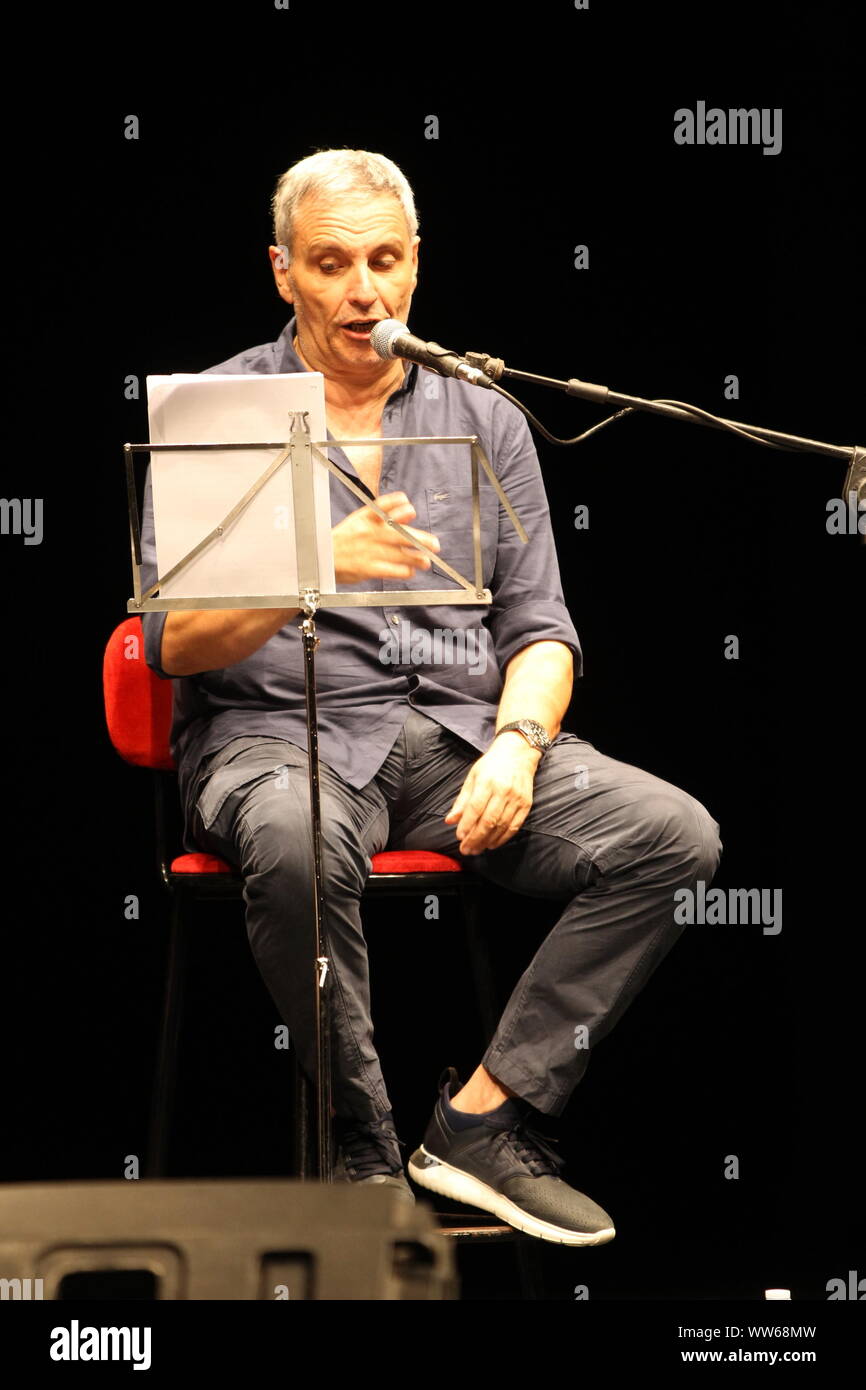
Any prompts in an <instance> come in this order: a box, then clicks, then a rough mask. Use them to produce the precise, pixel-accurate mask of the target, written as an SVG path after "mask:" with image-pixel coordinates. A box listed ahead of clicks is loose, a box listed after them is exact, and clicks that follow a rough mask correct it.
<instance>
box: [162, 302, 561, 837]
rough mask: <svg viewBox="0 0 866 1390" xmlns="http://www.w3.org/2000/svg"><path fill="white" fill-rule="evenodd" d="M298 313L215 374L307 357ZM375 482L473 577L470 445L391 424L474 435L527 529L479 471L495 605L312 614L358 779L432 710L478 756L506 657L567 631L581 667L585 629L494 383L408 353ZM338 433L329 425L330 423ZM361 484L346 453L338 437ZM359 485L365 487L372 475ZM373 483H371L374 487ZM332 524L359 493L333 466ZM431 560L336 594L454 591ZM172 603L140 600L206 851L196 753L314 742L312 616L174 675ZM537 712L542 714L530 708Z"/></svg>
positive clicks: (333, 757)
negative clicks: (305, 623)
mask: <svg viewBox="0 0 866 1390" xmlns="http://www.w3.org/2000/svg"><path fill="white" fill-rule="evenodd" d="M294 334H295V319H294V318H292V319H291V320H290V322H289V323H288V324H287V326H286V328H285V329H284V330H283V332H282V333H281V334H280V337H279V338H278V339H277V341H276V342H275V343H266V344H263V345H262V346H260V347H254V348H249V349H247V351H246V352H242V353H239V354H238V355H237V356H236V357H232V358H230V359H229V361H227V362H222V363H220V364H219V365H218V366H216V367H210V368H208V373H218V372H223V373H236V372H237V373H245V372H257V373H265V372H267V373H274V372H302V371H306V370H308V369H307V368H306V367H305V366H304V364H303V363H302V362H301V360H300V358H299V357H298V356H297V354H296V353H295V351H294V349H293V347H292V342H293V338H294ZM381 434H382V436H383V455H382V469H381V473H380V478H379V486H378V491H379V493H380V494H382V493H386V492H396V491H403V492H405V493H406V494H407V496H408V497H409V500H410V501H411V503H412V505H413V507H414V508H415V511H416V512H417V517H416V519H415V520H413V522H412V523H411V524H412V525H413V526H416V527H419V528H421V529H422V530H425V531H430V532H432V533H433V534H434V535H436V536H437V537H438V539H439V541H440V544H441V550H440V554H441V556H442V558H443V559H444V560H446V561H448V562H449V563H450V564H451V566H452V567H453V568H454V569H456V570H459V572H460V573H461V574H463V575H465V576H466V577H467V578H468V579H471V578H472V576H473V574H474V568H473V560H472V528H471V521H472V511H471V508H472V488H471V477H470V470H469V446H468V445H438V444H428V445H424V446H416V445H401V446H392V447H391V448H388V445H387V437H388V436H391V437H396V438H399V437H401V436H405V435H469V434H477V435H478V437H479V440H480V442H481V445H482V447H483V449H484V452H485V454H486V455H487V458H488V459H489V461H490V463H491V466H492V467H493V470H494V472H495V473H496V475H497V477H498V478H499V479H500V481H501V483H502V486H503V488H504V489H505V492H506V495H507V496H508V498H509V500H510V502H511V504H512V506H513V507H514V509H515V511H516V512H517V515H518V516H519V518H520V520H521V522H522V523H523V525H524V527H525V529H526V532H527V534H528V536H529V544H528V545H526V544H524V543H523V542H522V541H521V539H520V537H519V536H518V535H517V532H516V531H515V530H514V528H513V526H512V524H511V521H510V520H509V518H508V515H507V513H506V512H505V509H504V508H503V507H502V506H501V504H500V502H499V499H498V498H497V496H496V493H495V492H494V490H493V488H492V487H491V485H490V483H489V481H488V480H487V479H486V478H485V476H484V474H483V470H482V471H481V483H480V491H481V539H482V555H483V578H484V584H485V586H486V587H487V588H489V589H490V591H491V594H492V598H493V601H492V603H491V604H490V605H484V604H482V605H478V606H476V605H472V604H466V605H463V604H461V605H456V604H455V605H451V604H443V605H429V606H428V605H418V606H417V607H415V606H412V605H409V606H407V607H404V608H393V607H382V608H321V609H319V610H318V612H317V613H316V619H315V621H316V631H317V633H318V635H319V638H320V642H319V646H318V648H317V650H316V703H317V712H318V722H319V754H320V757H321V759H322V761H323V762H325V763H327V764H328V765H329V766H330V767H331V768H333V770H334V771H335V772H337V773H338V774H339V775H340V776H341V777H342V778H343V779H344V780H345V781H347V782H348V783H350V784H351V785H352V786H354V787H362V786H364V785H365V784H366V783H367V782H369V781H370V779H371V778H372V777H373V776H375V774H376V772H378V770H379V768H380V767H381V765H382V763H383V762H384V761H385V758H386V757H387V756H388V753H389V752H390V750H391V748H392V746H393V744H394V742H395V740H396V738H397V735H398V734H399V732H400V729H401V728H402V726H403V722H404V720H405V717H406V710H407V704H411V705H412V706H414V707H416V708H418V709H420V710H422V711H423V712H424V713H425V714H427V715H429V716H430V717H431V718H432V719H435V720H437V721H438V722H439V723H440V724H443V725H445V727H446V728H448V729H450V730H452V732H453V733H455V734H457V735H459V737H460V738H462V739H464V740H465V741H466V742H467V743H469V744H470V745H471V746H472V747H473V748H476V749H477V750H478V751H479V753H482V752H484V751H485V750H486V749H487V748H488V747H489V746H490V742H491V740H492V738H493V735H494V732H495V727H496V712H497V706H498V703H499V697H500V695H501V693H502V685H503V677H504V673H505V668H506V666H507V664H508V662H509V661H510V660H511V658H512V657H513V656H514V655H515V654H516V653H517V652H518V651H520V650H521V648H522V647H525V646H526V645H527V644H528V643H531V642H538V641H542V640H551V641H557V642H563V643H564V644H565V645H566V646H568V647H570V648H571V650H572V652H573V653H574V670H575V676H578V675H580V673H581V671H582V665H583V662H582V655H581V650H580V643H579V640H578V636H577V632H576V631H575V628H574V625H573V623H572V621H571V618H570V616H569V614H568V610H567V609H566V606H565V603H564V601H563V596H562V585H561V580H560V576H559V565H558V562H557V558H556V550H555V548H554V542H553V534H552V531H551V526H550V517H549V512H548V505H547V498H546V495H545V491H544V484H543V482H542V477H541V470H540V467H539V463H538V457H537V454H536V452H535V448H534V446H533V443H532V438H531V436H530V433H529V429H528V426H527V424H526V421H525V419H524V417H523V415H522V414H521V413H520V411H519V410H517V408H516V407H515V406H513V405H512V404H511V403H510V402H509V401H506V400H504V399H503V398H502V397H501V396H498V395H497V394H496V392H494V391H485V390H482V389H480V388H478V387H476V386H470V385H467V384H466V383H465V382H461V381H456V380H454V379H453V378H443V377H439V376H437V375H436V373H434V372H429V371H427V370H426V369H423V368H420V367H418V366H416V365H412V366H410V367H409V369H408V370H407V371H406V372H405V374H404V380H403V385H402V386H401V387H398V388H397V389H396V390H395V391H394V392H393V393H392V394H391V395H390V396H389V397H388V400H387V401H386V403H385V407H384V411H383V416H382V427H381ZM328 438H333V435H331V434H330V433H329V435H328ZM329 456H330V458H331V460H332V462H335V463H338V464H339V465H340V467H341V468H343V469H344V470H345V471H346V472H347V473H348V474H349V476H350V477H351V478H352V479H353V481H354V482H356V484H359V483H360V482H361V480H360V478H359V477H358V474H357V473H356V471H355V469H354V468H353V467H352V464H351V463H350V462H349V459H348V457H347V456H346V454H344V453H343V451H342V450H340V449H337V448H336V447H335V448H333V449H331V450H329ZM362 486H363V484H362ZM365 491H366V489H365ZM330 495H331V519H332V524H333V525H336V524H337V523H338V522H339V521H342V520H343V518H344V517H346V516H348V514H349V513H350V512H353V511H356V510H357V509H358V508H359V507H360V506H361V505H362V503H361V502H360V500H359V499H358V498H357V497H356V496H355V495H354V494H353V493H352V492H350V491H349V489H348V488H346V487H344V486H343V484H342V483H341V482H340V481H339V479H338V478H335V477H334V476H331V480H330ZM141 540H142V588H143V589H145V590H146V589H148V588H149V587H150V585H151V584H153V583H155V581H156V578H157V569H156V548H155V542H154V529H153V498H152V490H151V476H150V467H149V466H148V470H147V476H146V479H145V494H144V508H143V516H142V535H141ZM457 587H458V586H457V584H456V582H455V581H454V580H452V579H451V578H450V577H449V576H448V575H446V574H444V573H442V572H441V571H439V570H437V569H436V568H435V566H434V567H431V568H430V569H429V570H418V571H417V572H416V573H415V574H414V575H413V577H412V578H411V579H399V580H394V579H364V580H362V581H360V582H358V583H354V584H338V585H337V589H338V591H346V590H352V589H356V590H365V591H377V590H383V589H409V588H420V589H434V588H435V589H453V588H457ZM167 616H168V614H167V613H166V612H149V613H148V612H145V613H142V615H141V617H142V625H143V629H144V639H145V660H146V661H147V664H148V666H150V667H151V668H152V669H153V670H154V671H156V673H157V674H158V675H159V676H161V677H163V678H164V679H166V680H173V681H174V704H173V721H172V729H171V752H172V756H173V757H174V759H175V762H176V763H177V765H178V774H179V783H180V794H181V800H182V803H183V805H184V808H185V813H186V821H185V826H184V846H185V848H186V849H187V850H189V851H190V852H192V851H194V850H196V849H198V848H199V846H198V845H197V844H196V843H195V841H194V839H193V838H192V834H191V828H190V817H189V806H188V792H189V789H190V787H191V786H192V784H193V779H194V777H195V774H196V770H197V768H198V767H199V764H200V763H201V760H202V759H203V758H205V757H207V756H209V755H210V754H212V753H215V752H217V751H218V750H219V749H221V748H223V747H224V746H225V745H226V744H227V743H229V742H231V740H232V739H235V738H238V737H242V736H248V735H261V736H263V737H267V738H281V739H286V740H288V741H289V742H290V743H294V744H296V745H298V747H300V748H304V749H306V747H307V731H306V716H305V704H304V668H303V650H302V640H301V633H300V623H301V622H302V615H300V614H299V615H298V617H297V618H295V619H294V620H292V621H291V622H289V623H287V624H286V625H285V627H283V628H281V629H280V631H279V632H277V633H276V634H275V635H274V636H273V637H271V638H270V639H269V640H268V641H267V642H265V643H264V645H263V646H262V647H260V648H259V650H258V651H256V652H254V653H253V655H252V656H250V657H248V658H247V659H246V660H245V661H239V662H237V663H236V664H235V665H234V666H228V667H225V668H224V669H221V670H214V671H202V672H200V673H199V674H197V675H195V676H182V677H171V676H169V675H168V674H167V673H166V672H165V671H164V670H163V669H162V667H161V665H160V660H161V649H162V632H163V628H164V626H165V621H166V618H167ZM526 714H527V716H530V717H531V716H532V714H533V711H532V710H527V711H526Z"/></svg>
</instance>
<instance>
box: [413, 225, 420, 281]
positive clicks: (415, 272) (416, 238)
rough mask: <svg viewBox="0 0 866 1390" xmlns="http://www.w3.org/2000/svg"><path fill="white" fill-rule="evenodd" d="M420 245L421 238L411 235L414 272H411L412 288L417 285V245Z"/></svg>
mask: <svg viewBox="0 0 866 1390" xmlns="http://www.w3.org/2000/svg"><path fill="white" fill-rule="evenodd" d="M420 245H421V238H420V237H419V236H413V238H412V261H413V264H414V267H415V269H414V273H413V276H412V289H413V290H415V288H416V287H417V285H418V247H419V246H420Z"/></svg>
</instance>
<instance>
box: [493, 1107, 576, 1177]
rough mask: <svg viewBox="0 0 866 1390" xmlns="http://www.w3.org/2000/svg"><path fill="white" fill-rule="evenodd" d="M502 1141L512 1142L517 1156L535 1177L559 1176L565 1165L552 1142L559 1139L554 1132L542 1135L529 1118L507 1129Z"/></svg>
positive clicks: (518, 1121) (556, 1141) (555, 1142)
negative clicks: (553, 1147)
mask: <svg viewBox="0 0 866 1390" xmlns="http://www.w3.org/2000/svg"><path fill="white" fill-rule="evenodd" d="M502 1142H503V1143H507V1144H510V1145H511V1147H512V1149H513V1150H514V1153H515V1154H516V1156H517V1158H518V1159H519V1160H520V1161H521V1163H524V1164H525V1165H526V1167H527V1168H528V1169H529V1171H530V1173H531V1174H532V1176H533V1177H534V1178H542V1177H554V1178H556V1177H559V1175H560V1173H561V1172H562V1170H563V1168H564V1167H565V1159H564V1158H563V1157H562V1154H558V1153H556V1152H555V1151H554V1150H553V1149H552V1148H551V1147H550V1145H551V1144H558V1143H559V1140H558V1139H556V1138H555V1137H554V1135H552V1134H545V1135H542V1134H541V1133H539V1131H538V1130H537V1129H536V1128H535V1126H534V1125H533V1124H532V1123H531V1121H530V1120H529V1119H528V1118H524V1119H520V1120H517V1121H516V1122H515V1124H513V1125H512V1126H511V1128H510V1129H507V1130H505V1132H504V1133H503V1135H502Z"/></svg>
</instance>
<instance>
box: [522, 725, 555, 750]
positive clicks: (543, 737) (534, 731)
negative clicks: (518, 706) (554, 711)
mask: <svg viewBox="0 0 866 1390" xmlns="http://www.w3.org/2000/svg"><path fill="white" fill-rule="evenodd" d="M518 722H519V724H520V727H521V729H522V730H523V731H524V733H526V734H527V735H528V736H529V738H530V739H531V740H532V742H533V743H534V744H535V747H536V748H542V749H547V748H549V747H550V739H549V738H548V737H547V730H546V729H545V728H543V727H542V725H541V724H537V723H536V721H535V720H534V719H521V720H519V721H518Z"/></svg>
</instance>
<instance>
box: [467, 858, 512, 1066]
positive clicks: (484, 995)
mask: <svg viewBox="0 0 866 1390" xmlns="http://www.w3.org/2000/svg"><path fill="white" fill-rule="evenodd" d="M461 897H462V903H463V920H464V923H465V927H466V944H467V949H468V952H469V966H470V969H471V971H472V980H473V984H474V986H475V998H476V1001H477V1004H478V1012H479V1014H480V1016H481V1023H482V1026H483V1028H484V1035H485V1040H486V1041H485V1045H486V1043H489V1042H490V1039H491V1038H492V1037H493V1034H494V1033H495V1032H496V1029H497V1027H498V1024H499V1019H500V1015H501V1013H502V1010H501V1008H500V1006H499V1001H498V999H497V994H496V988H495V985H494V981H493V966H492V964H491V960H490V952H489V951H488V949H487V938H486V936H485V934H484V930H483V928H482V926H481V910H480V903H481V891H480V885H479V884H478V883H472V882H466V883H465V884H464V885H463V886H462V895H461Z"/></svg>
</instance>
